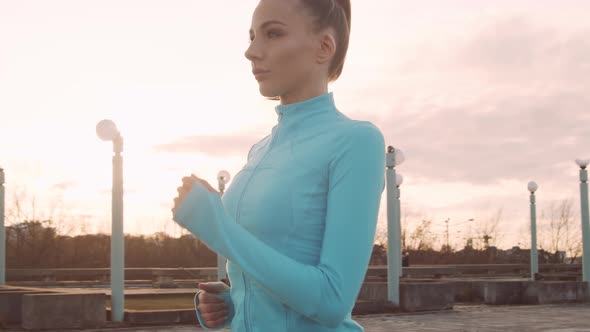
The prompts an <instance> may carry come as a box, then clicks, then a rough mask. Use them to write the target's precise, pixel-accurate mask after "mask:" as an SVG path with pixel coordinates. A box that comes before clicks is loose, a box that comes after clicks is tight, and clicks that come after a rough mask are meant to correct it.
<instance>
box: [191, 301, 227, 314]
mask: <svg viewBox="0 0 590 332" xmlns="http://www.w3.org/2000/svg"><path fill="white" fill-rule="evenodd" d="M197 308H198V309H199V310H200V311H201V312H204V313H215V312H223V311H227V304H225V303H205V302H203V303H199V305H198V306H197Z"/></svg>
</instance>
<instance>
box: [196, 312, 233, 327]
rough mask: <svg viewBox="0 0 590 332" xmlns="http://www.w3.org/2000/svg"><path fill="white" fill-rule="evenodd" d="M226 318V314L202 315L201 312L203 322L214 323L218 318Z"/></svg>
mask: <svg viewBox="0 0 590 332" xmlns="http://www.w3.org/2000/svg"><path fill="white" fill-rule="evenodd" d="M226 316H227V312H216V313H204V312H201V317H202V318H203V319H204V320H205V321H216V320H219V319H220V318H223V317H226ZM207 325H208V324H207Z"/></svg>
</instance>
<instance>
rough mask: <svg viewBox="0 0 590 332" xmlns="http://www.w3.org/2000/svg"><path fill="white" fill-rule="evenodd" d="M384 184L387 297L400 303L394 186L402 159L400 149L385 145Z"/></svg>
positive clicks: (396, 205)
mask: <svg viewBox="0 0 590 332" xmlns="http://www.w3.org/2000/svg"><path fill="white" fill-rule="evenodd" d="M385 161H386V162H385V166H386V171H385V175H386V184H387V299H388V300H389V302H391V303H393V304H395V305H398V306H399V305H400V302H399V276H400V270H401V263H400V262H398V260H401V249H402V246H401V234H400V229H401V226H400V223H399V217H398V215H399V208H398V203H397V201H398V199H397V198H398V196H399V194H398V190H397V186H396V182H397V176H396V174H395V166H399V165H400V164H401V163H402V162H403V161H404V155H403V152H402V151H401V150H398V149H394V148H393V146H388V147H387V154H386V158H385Z"/></svg>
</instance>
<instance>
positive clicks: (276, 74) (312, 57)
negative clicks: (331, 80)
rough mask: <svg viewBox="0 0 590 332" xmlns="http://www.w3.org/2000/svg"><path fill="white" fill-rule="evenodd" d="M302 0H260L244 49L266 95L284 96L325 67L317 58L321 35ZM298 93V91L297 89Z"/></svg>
mask: <svg viewBox="0 0 590 332" xmlns="http://www.w3.org/2000/svg"><path fill="white" fill-rule="evenodd" d="M312 27H313V18H312V16H311V15H309V14H308V13H307V11H306V10H305V9H304V8H303V7H302V5H301V4H300V3H299V0H261V1H260V3H259V4H258V7H256V10H255V11H254V14H253V16H252V25H251V28H250V46H249V47H248V49H247V50H246V52H245V56H246V58H248V60H250V62H251V63H252V71H253V73H254V75H255V78H256V80H257V81H258V84H259V89H260V93H261V94H262V95H263V96H265V97H276V96H285V95H289V94H292V93H294V92H295V91H297V89H301V87H302V86H305V85H307V84H310V80H314V79H316V78H318V77H321V76H319V73H318V71H320V72H321V71H322V70H323V68H322V66H320V64H318V63H317V61H316V54H317V49H318V47H319V44H320V43H319V39H318V37H319V36H318V34H316V33H314V32H313V30H312ZM295 93H296V92H295Z"/></svg>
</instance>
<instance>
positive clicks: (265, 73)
mask: <svg viewBox="0 0 590 332" xmlns="http://www.w3.org/2000/svg"><path fill="white" fill-rule="evenodd" d="M252 73H253V74H254V77H255V78H256V80H258V81H260V80H262V79H264V78H265V77H266V76H268V73H270V71H268V70H254V71H252Z"/></svg>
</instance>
